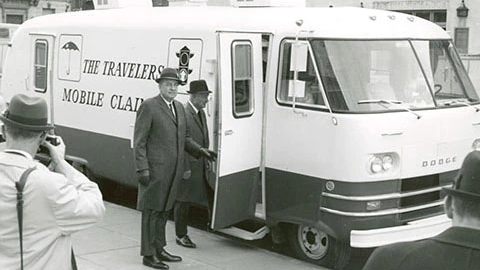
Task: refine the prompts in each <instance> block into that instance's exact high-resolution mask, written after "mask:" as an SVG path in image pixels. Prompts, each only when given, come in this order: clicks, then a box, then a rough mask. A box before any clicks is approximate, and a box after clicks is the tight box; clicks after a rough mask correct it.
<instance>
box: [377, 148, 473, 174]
mask: <svg viewBox="0 0 480 270" xmlns="http://www.w3.org/2000/svg"><path fill="white" fill-rule="evenodd" d="M479 146H480V144H479ZM396 157H397V155H396V154H395V153H383V154H374V155H373V156H372V157H371V158H370V160H369V164H368V168H369V169H370V172H371V173H374V174H376V173H381V172H388V171H392V170H393V169H394V168H395V160H396V159H397V158H396Z"/></svg>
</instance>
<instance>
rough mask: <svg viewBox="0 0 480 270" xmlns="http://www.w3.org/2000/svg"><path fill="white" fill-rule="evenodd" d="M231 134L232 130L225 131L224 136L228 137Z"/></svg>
mask: <svg viewBox="0 0 480 270" xmlns="http://www.w3.org/2000/svg"><path fill="white" fill-rule="evenodd" d="M232 134H233V130H231V129H229V130H225V136H229V135H232Z"/></svg>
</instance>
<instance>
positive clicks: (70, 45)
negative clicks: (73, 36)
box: [62, 41, 79, 75]
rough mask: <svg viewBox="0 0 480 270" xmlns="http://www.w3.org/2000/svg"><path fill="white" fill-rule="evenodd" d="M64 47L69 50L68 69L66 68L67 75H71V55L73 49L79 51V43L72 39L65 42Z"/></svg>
mask: <svg viewBox="0 0 480 270" xmlns="http://www.w3.org/2000/svg"><path fill="white" fill-rule="evenodd" d="M62 49H64V50H67V51H68V69H67V70H66V73H67V75H70V58H71V57H70V55H71V54H72V51H79V49H78V46H77V44H75V43H73V42H72V41H69V42H67V43H65V44H63V46H62Z"/></svg>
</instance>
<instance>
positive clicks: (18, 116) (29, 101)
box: [0, 94, 53, 131]
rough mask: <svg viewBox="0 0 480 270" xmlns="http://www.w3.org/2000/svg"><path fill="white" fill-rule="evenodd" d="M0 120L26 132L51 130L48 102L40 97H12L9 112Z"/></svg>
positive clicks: (6, 111)
mask: <svg viewBox="0 0 480 270" xmlns="http://www.w3.org/2000/svg"><path fill="white" fill-rule="evenodd" d="M0 120H2V121H3V122H4V123H8V124H10V125H12V126H15V127H18V128H22V129H26V130H38V131H41V130H49V129H53V125H51V124H48V123H47V121H48V108H47V102H46V101H45V100H44V99H43V98H40V97H29V96H27V95H24V94H17V95H15V96H13V97H12V100H11V101H10V105H9V106H8V108H7V110H5V112H4V113H3V115H0Z"/></svg>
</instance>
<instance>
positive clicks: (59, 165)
mask: <svg viewBox="0 0 480 270" xmlns="http://www.w3.org/2000/svg"><path fill="white" fill-rule="evenodd" d="M0 120H1V121H2V122H3V124H4V125H3V126H2V133H3V135H4V137H5V138H6V149H5V150H4V151H2V152H0V205H1V206H0V224H1V225H0V239H1V241H0V269H20V268H21V264H22V259H21V258H23V267H24V269H29V270H41V269H64V270H70V269H76V264H75V260H74V256H73V253H72V237H71V235H72V234H73V233H74V232H77V231H80V230H83V229H86V228H88V227H90V226H93V225H94V224H96V223H97V222H98V221H100V220H101V219H102V218H103V216H104V215H105V205H104V204H103V198H102V193H101V192H100V189H99V188H98V185H97V184H96V183H94V182H92V181H90V180H89V179H88V178H87V177H86V176H85V175H83V174H82V173H80V172H79V171H77V170H76V169H75V168H73V166H71V165H70V164H69V163H68V162H67V161H65V144H64V143H63V140H62V139H61V138H60V137H58V136H57V137H56V139H57V140H58V145H53V144H51V143H49V142H48V141H47V140H46V139H47V137H48V136H50V135H48V134H49V132H50V131H51V130H52V129H54V126H53V125H52V124H49V123H48V106H47V102H46V101H45V100H44V99H43V98H40V97H30V96H27V95H24V94H17V95H15V96H13V97H12V99H11V101H10V104H9V106H8V109H7V110H6V111H5V113H4V114H3V115H0ZM40 145H42V146H44V147H46V149H48V153H49V157H50V158H49V159H51V162H50V164H49V166H48V167H46V166H45V165H44V164H42V163H40V162H39V161H38V160H36V159H34V158H35V156H36V154H37V150H38V149H39V146H40ZM29 168H35V169H34V170H33V171H32V172H31V173H30V175H29V176H28V177H27V178H26V179H27V181H26V182H25V185H24V189H23V197H22V198H23V206H22V210H23V213H21V214H20V215H19V216H20V217H22V218H21V220H22V223H23V224H22V242H23V249H20V248H19V242H20V239H19V238H20V230H19V220H20V219H19V216H17V198H18V197H17V189H16V186H17V185H18V184H19V181H20V178H21V175H22V174H23V173H25V172H26V171H27V170H28V169H29ZM21 250H23V253H21Z"/></svg>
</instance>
